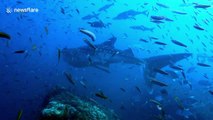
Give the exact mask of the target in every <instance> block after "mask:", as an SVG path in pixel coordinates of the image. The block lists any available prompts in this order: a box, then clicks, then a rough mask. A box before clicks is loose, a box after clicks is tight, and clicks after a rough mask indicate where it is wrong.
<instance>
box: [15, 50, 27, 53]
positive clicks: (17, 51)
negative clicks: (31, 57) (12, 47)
mask: <svg viewBox="0 0 213 120" xmlns="http://www.w3.org/2000/svg"><path fill="white" fill-rule="evenodd" d="M26 52H27V51H26V50H16V51H14V52H13V53H15V54H23V53H26Z"/></svg>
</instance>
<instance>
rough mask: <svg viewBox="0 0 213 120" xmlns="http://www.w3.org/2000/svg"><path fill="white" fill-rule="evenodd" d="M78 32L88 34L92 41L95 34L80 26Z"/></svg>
mask: <svg viewBox="0 0 213 120" xmlns="http://www.w3.org/2000/svg"><path fill="white" fill-rule="evenodd" d="M80 32H82V33H84V34H86V35H88V36H89V37H90V38H91V39H92V41H95V39H96V36H95V34H94V33H92V32H91V31H89V30H86V29H83V28H81V29H80Z"/></svg>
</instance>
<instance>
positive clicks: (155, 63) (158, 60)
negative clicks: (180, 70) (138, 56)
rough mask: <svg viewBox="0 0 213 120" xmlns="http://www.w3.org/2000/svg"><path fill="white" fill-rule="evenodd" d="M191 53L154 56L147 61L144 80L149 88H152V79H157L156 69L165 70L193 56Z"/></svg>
mask: <svg viewBox="0 0 213 120" xmlns="http://www.w3.org/2000/svg"><path fill="white" fill-rule="evenodd" d="M191 55H192V54H191V53H179V54H168V55H160V56H154V57H150V58H147V59H145V69H144V80H145V83H146V84H147V85H148V86H151V83H150V80H149V79H150V78H155V76H156V72H155V71H154V70H155V69H160V68H163V67H165V66H167V65H170V64H174V63H176V62H177V61H180V60H182V59H184V58H187V57H189V56H191Z"/></svg>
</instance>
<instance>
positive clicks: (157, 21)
mask: <svg viewBox="0 0 213 120" xmlns="http://www.w3.org/2000/svg"><path fill="white" fill-rule="evenodd" d="M151 22H153V23H157V24H161V23H164V22H163V21H160V20H151Z"/></svg>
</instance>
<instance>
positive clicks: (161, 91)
mask: <svg viewBox="0 0 213 120" xmlns="http://www.w3.org/2000/svg"><path fill="white" fill-rule="evenodd" d="M160 93H161V94H163V95H168V91H167V90H166V89H162V90H160Z"/></svg>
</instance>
